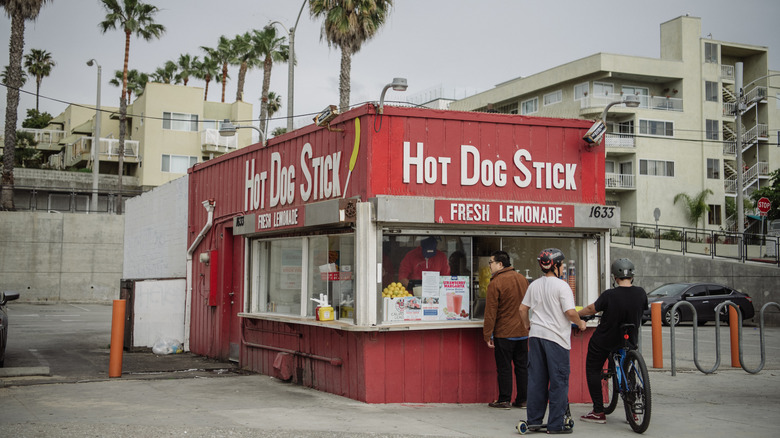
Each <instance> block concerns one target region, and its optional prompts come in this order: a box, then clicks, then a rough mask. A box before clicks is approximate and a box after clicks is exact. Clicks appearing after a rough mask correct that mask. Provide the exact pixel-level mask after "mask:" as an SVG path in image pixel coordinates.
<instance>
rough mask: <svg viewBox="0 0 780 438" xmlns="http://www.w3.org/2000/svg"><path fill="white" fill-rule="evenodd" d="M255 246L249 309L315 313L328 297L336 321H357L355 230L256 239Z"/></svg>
mask: <svg viewBox="0 0 780 438" xmlns="http://www.w3.org/2000/svg"><path fill="white" fill-rule="evenodd" d="M251 248H252V250H251V254H250V260H249V264H248V265H249V277H250V279H249V280H250V281H249V289H250V290H249V294H248V297H249V299H248V300H247V309H246V311H247V312H248V313H277V314H283V315H291V316H305V317H316V313H317V306H319V305H320V304H324V302H325V301H326V300H327V305H328V306H331V307H333V315H334V319H354V302H355V298H354V282H355V278H354V275H353V273H354V270H353V268H354V262H355V239H354V235H353V234H334V235H320V236H306V237H291V238H282V239H267V240H260V239H257V240H253V241H252V243H251ZM315 300H317V301H315ZM318 301H319V302H318Z"/></svg>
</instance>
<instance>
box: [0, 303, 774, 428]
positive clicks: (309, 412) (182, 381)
mask: <svg viewBox="0 0 780 438" xmlns="http://www.w3.org/2000/svg"><path fill="white" fill-rule="evenodd" d="M14 304H16V303H14ZM19 304H21V305H19V306H13V308H12V309H11V321H12V330H11V335H12V336H17V338H16V341H14V343H13V344H10V342H9V353H10V355H9V356H7V358H6V366H7V367H10V368H9V369H14V368H20V369H21V368H25V367H28V368H35V367H47V366H48V367H49V368H50V372H49V374H48V375H13V374H11V375H8V374H6V375H0V437H82V436H112V437H125V436H126V437H131V436H132V437H136V436H144V437H170V436H187V437H249V436H263V437H331V436H332V437H353V436H354V437H357V436H371V437H502V436H507V437H508V436H517V435H518V433H517V431H516V429H515V427H516V425H517V422H518V420H521V419H525V411H524V410H521V409H512V410H497V409H492V408H489V407H487V405H484V404H366V403H361V402H358V401H355V400H351V399H348V398H344V397H340V396H336V395H333V394H327V393H323V392H320V391H316V390H312V389H309V388H304V387H300V386H295V385H290V384H287V383H284V382H281V381H279V380H276V379H274V378H272V377H269V376H264V375H259V374H247V373H242V372H241V371H240V370H238V369H237V368H236V366H235V364H232V363H221V362H216V361H212V360H210V359H205V358H202V357H199V356H196V355H191V354H178V355H167V356H157V355H154V354H152V353H151V352H145V351H140V352H134V353H128V352H125V361H124V362H123V374H122V377H120V378H113V379H109V378H108V377H107V369H108V339H109V331H110V312H111V311H110V306H100V305H78V306H79V307H81V308H83V309H86V310H81V309H78V308H74V307H72V306H70V307H69V305H55V306H40V305H31V304H22V303H19ZM93 306H94V307H93ZM74 309H75V310H74ZM103 313H105V315H103ZM25 315H26V316H25ZM33 315H38V316H33ZM66 315H71V316H66ZM74 315H75V316H74ZM25 318H26V319H25ZM43 320H48V321H47V323H42V322H41V321H43ZM66 320H68V321H70V320H72V322H73V325H80V326H81V328H79V327H70V328H69V327H68V324H69V323H68V322H67V321H66ZM24 321H28V322H24ZM49 323H51V324H49ZM106 324H107V325H106ZM49 325H51V326H52V327H59V331H60V332H62V333H64V334H66V335H65V336H62V337H59V336H58V335H56V334H53V335H52V336H51V337H52V338H54V339H49V337H50V336H49V335H48V334H46V333H44V331H45V330H46V329H44V327H46V326H49ZM755 329H756V331H757V330H758V329H757V328H755ZM25 330H29V331H32V332H34V335H33V336H32V338H27V337H26V336H23V335H21V334H19V333H20V332H21V331H25ZM649 330H650V328H649V327H645V328H644V329H643V333H644V335H643V341H644V342H643V352H644V351H645V350H647V349H648V348H651V345H650V344H651V343H650V342H649V339H650V336H649ZM665 330H666V332H665V335H666V334H667V333H668V328H667V329H665ZM714 330H715V327H714V326H712V327H710V326H704V327H700V328H699V330H698V332H699V335H701V336H702V338H701V339H700V340H699V342H698V344H699V347H700V350H702V353H701V354H700V355H699V360H700V361H701V362H704V365H706V368H710V367H712V365H713V364H714V362H715V360H714V359H715V354H714V352H712V351H711V350H714V345H715V343H714V338H715V336H714ZM676 332H677V333H676V336H679V339H678V340H677V342H678V343H679V345H677V352H678V354H679V355H680V357H679V358H678V361H677V366H678V370H677V373H676V375H675V376H672V375H671V371H670V369H669V365H670V363H669V361H668V360H666V361H665V363H664V368H661V369H652V368H651V372H650V380H651V386H652V396H653V404H652V408H653V409H652V415H651V425H650V428H649V430H648V431H647V432H645V434H644V435H645V436H651V437H656V436H657V437H669V436H675V437H677V436H691V437H699V436H707V437H708V438H717V437H733V436H742V437H753V436H755V437H767V436H775V435H776V427H775V425H774V419H775V417H776V416H777V412H780V366H778V365H780V357H778V356H780V329H777V328H772V329H766V330H765V333H764V335H765V350H766V364H765V367H764V369H763V370H762V371H761V372H759V373H758V374H750V373H747V372H745V371H744V370H742V369H741V368H732V367H731V366H730V365H731V364H730V356H729V351H728V344H727V341H728V334H727V332H726V331H724V332H723V333H722V334H721V344H724V338H726V344H725V350H724V351H722V352H721V355H722V357H721V365H720V368H719V369H718V370H717V371H716V372H715V373H713V374H703V373H701V372H699V371H697V370H696V368H695V366H694V365H693V361H692V349H691V347H692V343H691V342H690V341H684V340H683V338H684V335H686V334H687V335H688V337H689V338H690V335H691V334H692V328H691V327H690V326H689V327H687V328H686V327H678V330H676ZM79 333H80V334H79ZM705 333H707V335H706V336H705V335H704V334H705ZM743 335H744V336H743V342H744V343H745V345H744V349H745V358H746V362H749V360H750V361H752V362H749V365H750V367H756V366H757V365H758V364H759V353H758V347H757V345H758V334H757V333H753V327H746V328H745V330H744V333H743ZM706 337H711V338H712V340H711V343H710V341H707V340H706ZM43 338H46V339H43ZM69 338H78V339H75V340H74V342H75V343H76V344H78V345H77V346H76V347H73V349H72V350H74V351H70V352H69V354H70V357H69V359H68V360H66V361H64V362H65V363H66V364H69V365H68V366H61V365H60V360H59V358H58V356H57V355H58V354H59V355H62V354H65V353H63V351H64V350H69V347H68V339H69ZM753 338H755V339H754V340H751V339H753ZM12 339H13V338H12ZM36 339H37V340H38V341H40V343H39V344H36V342H37V341H36ZM9 341H10V340H9ZM686 342H688V343H689V344H687V345H688V349H686V348H685V347H683V345H686ZM749 342H755V345H754V347H755V350H751V348H752V347H750V346H749V345H748V344H749ZM668 346H669V344H668V343H666V344H665V345H664V353H665V355H668V348H669V347H668ZM28 350H35V351H34V352H30V351H28ZM705 350H706V351H707V353H704V351H705ZM645 356H646V359H647V362H648V365H651V363H652V359H651V357H650V355H649V353H648V354H645ZM748 357H750V359H749V360H748ZM79 360H81V361H83V366H84V367H85V368H86V369H88V370H81V371H77V370H76V371H74V370H73V369H72V368H71V367H75V368H78V364H77V362H78V361H79ZM42 361H43V362H46V363H45V364H44V363H43V362H42ZM15 365H22V366H19V367H15ZM571 409H572V414H573V416H574V419H575V427H574V433H575V434H576V435H578V436H583V437H591V436H592V437H603V436H604V435H605V434H609V435H610V436H617V437H620V436H635V435H636V434H634V433H633V432H632V431H631V429H630V427H629V426H628V424H626V423H625V415H624V414H623V413H622V410H621V408H620V407H618V410H616V412H615V413H614V414H612V415H610V416H609V417H608V422H607V424H605V425H600V424H591V423H585V422H582V421H579V416H580V415H584V414H585V413H587V412H588V411H589V410H590V405H588V404H573V405H572V406H571Z"/></svg>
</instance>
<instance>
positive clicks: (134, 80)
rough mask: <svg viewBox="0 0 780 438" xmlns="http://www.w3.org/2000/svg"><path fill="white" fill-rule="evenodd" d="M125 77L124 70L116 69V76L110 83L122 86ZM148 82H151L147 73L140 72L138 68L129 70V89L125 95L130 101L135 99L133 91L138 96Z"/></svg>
mask: <svg viewBox="0 0 780 438" xmlns="http://www.w3.org/2000/svg"><path fill="white" fill-rule="evenodd" d="M123 77H124V73H123V72H122V70H115V71H114V77H113V78H112V79H111V80H110V81H108V83H109V84H111V85H113V86H115V87H121V86H122V78H123ZM147 82H149V75H147V74H146V73H139V72H138V70H136V69H131V70H128V71H127V91H126V92H125V97H126V99H127V102H128V103H129V102H130V101H132V100H133V93H135V95H136V96H140V95H141V94H143V92H144V88H146V83H147Z"/></svg>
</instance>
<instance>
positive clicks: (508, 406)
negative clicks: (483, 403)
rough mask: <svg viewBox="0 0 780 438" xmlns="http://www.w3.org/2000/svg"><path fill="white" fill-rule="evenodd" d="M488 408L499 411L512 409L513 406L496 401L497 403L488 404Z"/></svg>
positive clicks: (506, 402)
mask: <svg viewBox="0 0 780 438" xmlns="http://www.w3.org/2000/svg"><path fill="white" fill-rule="evenodd" d="M488 406H490V407H491V408H497V409H512V404H511V403H509V402H508V401H505V402H500V401H498V400H496V401H492V402H490V403H488Z"/></svg>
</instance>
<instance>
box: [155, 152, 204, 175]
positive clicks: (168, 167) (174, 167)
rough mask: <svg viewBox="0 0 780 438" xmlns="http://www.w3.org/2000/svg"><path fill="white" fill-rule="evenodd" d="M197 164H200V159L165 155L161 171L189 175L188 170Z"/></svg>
mask: <svg viewBox="0 0 780 438" xmlns="http://www.w3.org/2000/svg"><path fill="white" fill-rule="evenodd" d="M196 164H198V157H188V156H186V155H167V154H163V156H162V169H161V170H162V171H163V172H168V173H187V169H189V168H190V167H192V166H194V165H196Z"/></svg>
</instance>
